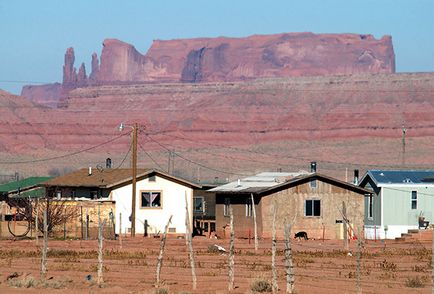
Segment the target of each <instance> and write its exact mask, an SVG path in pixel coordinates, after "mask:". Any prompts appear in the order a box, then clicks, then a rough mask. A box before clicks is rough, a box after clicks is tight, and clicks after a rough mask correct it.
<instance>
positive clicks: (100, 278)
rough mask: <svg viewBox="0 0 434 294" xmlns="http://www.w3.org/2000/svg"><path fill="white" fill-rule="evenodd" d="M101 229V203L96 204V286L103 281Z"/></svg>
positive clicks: (102, 224) (102, 225)
mask: <svg viewBox="0 0 434 294" xmlns="http://www.w3.org/2000/svg"><path fill="white" fill-rule="evenodd" d="M103 228H104V222H101V202H98V271H97V284H98V286H101V285H102V283H104V280H103V266H104V265H103V251H102V246H103V238H104V236H103Z"/></svg>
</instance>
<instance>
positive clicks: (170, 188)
mask: <svg viewBox="0 0 434 294" xmlns="http://www.w3.org/2000/svg"><path fill="white" fill-rule="evenodd" d="M155 179H156V180H155V181H149V178H146V179H143V180H141V181H137V183H136V193H137V194H136V234H144V231H145V230H144V222H145V220H147V222H148V233H149V234H156V233H158V232H160V233H163V231H164V227H165V226H166V224H167V221H168V220H169V217H170V215H173V217H172V224H171V225H170V226H169V228H170V229H172V232H171V233H176V234H185V229H186V228H185V214H186V213H185V195H186V194H187V202H188V209H189V214H190V225H191V223H192V208H193V206H192V195H193V190H192V189H191V188H189V187H186V186H184V185H181V184H178V183H175V182H172V181H169V180H167V179H165V178H162V177H159V176H156V177H155ZM141 191H161V195H162V199H161V207H156V208H141ZM131 194H132V185H126V186H123V187H120V188H117V189H114V190H112V192H111V194H110V199H111V200H113V201H116V224H119V221H120V218H119V216H120V213H121V214H122V233H125V232H129V230H130V228H131V222H130V220H129V217H130V215H131V197H132V195H131ZM116 233H119V225H117V226H116Z"/></svg>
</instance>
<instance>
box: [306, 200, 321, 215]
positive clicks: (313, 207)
mask: <svg viewBox="0 0 434 294" xmlns="http://www.w3.org/2000/svg"><path fill="white" fill-rule="evenodd" d="M304 215H305V216H321V200H306V202H305V211H304Z"/></svg>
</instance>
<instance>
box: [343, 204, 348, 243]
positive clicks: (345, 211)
mask: <svg viewBox="0 0 434 294" xmlns="http://www.w3.org/2000/svg"><path fill="white" fill-rule="evenodd" d="M342 214H343V216H344V218H345V219H347V207H346V205H345V201H342ZM342 222H343V226H344V228H343V229H344V236H343V238H344V250H346V251H348V226H347V222H346V220H343V221H342Z"/></svg>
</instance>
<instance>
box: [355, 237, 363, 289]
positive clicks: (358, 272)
mask: <svg viewBox="0 0 434 294" xmlns="http://www.w3.org/2000/svg"><path fill="white" fill-rule="evenodd" d="M361 255H362V241H360V239H359V238H357V256H356V292H357V294H361V293H362V285H361Z"/></svg>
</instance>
